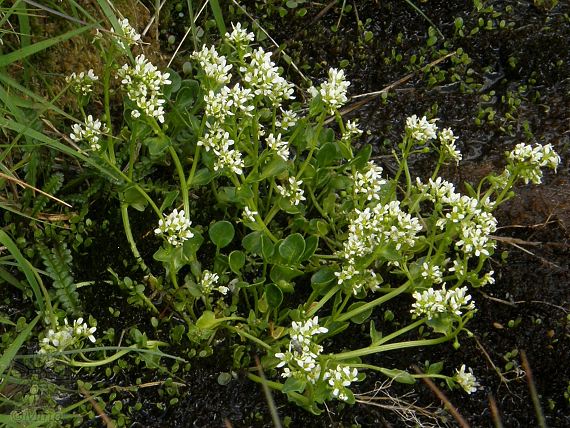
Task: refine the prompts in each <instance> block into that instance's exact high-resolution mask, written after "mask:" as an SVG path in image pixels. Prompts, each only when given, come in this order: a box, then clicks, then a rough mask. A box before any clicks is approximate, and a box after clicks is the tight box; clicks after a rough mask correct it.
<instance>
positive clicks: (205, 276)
mask: <svg viewBox="0 0 570 428" xmlns="http://www.w3.org/2000/svg"><path fill="white" fill-rule="evenodd" d="M219 280H220V276H219V275H218V274H217V273H212V272H210V271H209V270H205V271H204V272H202V281H200V286H201V287H202V292H203V293H204V294H206V295H208V294H210V293H211V292H212V290H213V289H214V286H215V285H217V284H218V281H219ZM224 294H225V293H224Z"/></svg>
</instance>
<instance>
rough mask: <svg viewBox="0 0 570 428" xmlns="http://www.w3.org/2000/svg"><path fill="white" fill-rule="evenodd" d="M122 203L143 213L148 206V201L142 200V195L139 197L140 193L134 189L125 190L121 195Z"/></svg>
mask: <svg viewBox="0 0 570 428" xmlns="http://www.w3.org/2000/svg"><path fill="white" fill-rule="evenodd" d="M123 201H124V202H125V203H127V204H129V206H131V207H133V208H134V209H135V210H137V211H141V212H142V211H144V210H145V208H146V207H147V205H148V201H147V200H146V199H145V198H144V196H143V195H141V192H139V191H138V190H137V189H136V188H134V187H129V188H128V189H127V190H125V192H124V193H123Z"/></svg>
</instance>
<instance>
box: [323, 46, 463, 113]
mask: <svg viewBox="0 0 570 428" xmlns="http://www.w3.org/2000/svg"><path fill="white" fill-rule="evenodd" d="M455 54H456V52H450V53H448V54H447V55H445V56H443V57H441V58H438V59H436V60H435V61H432V62H430V63H429V64H427V65H426V66H424V67H422V68H421V69H420V70H417V71H414V72H412V73H409V74H406V75H405V76H404V77H402V78H401V79H398V80H396V81H395V82H393V83H390V84H389V85H388V86H385V87H384V88H382V89H380V90H379V91H375V92H368V93H366V94H359V95H353V96H352V97H351V99H352V100H356V99H358V98H364V97H366V98H364V99H363V100H360V101H356V102H354V103H352V104H349V105H347V106H346V107H344V108H342V109H341V110H340V111H339V113H340V115H341V116H342V115H345V114H348V113H350V112H352V111H354V110H357V109H359V108H360V107H362V106H363V105H366V104H368V103H369V102H370V101H372V100H374V99H376V97H377V96H378V95H382V94H383V93H385V92H388V91H389V90H390V89H393V88H395V87H397V86H400V85H401V84H402V83H405V82H407V81H408V80H410V79H411V78H412V77H414V76H415V75H416V74H417V73H418V72H419V71H424V70H425V69H427V68H429V67H433V66H434V65H437V64H439V63H440V62H443V61H445V60H446V59H447V58H449V57H451V56H453V55H455ZM333 120H334V116H333V117H330V118H328V119H327V120H326V121H325V124H327V123H330V122H331V121H333Z"/></svg>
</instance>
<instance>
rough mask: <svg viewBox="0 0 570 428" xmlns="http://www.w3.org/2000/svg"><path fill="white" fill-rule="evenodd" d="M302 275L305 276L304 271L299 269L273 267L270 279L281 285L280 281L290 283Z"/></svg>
mask: <svg viewBox="0 0 570 428" xmlns="http://www.w3.org/2000/svg"><path fill="white" fill-rule="evenodd" d="M301 275H303V271H300V270H299V269H295V268H293V267H290V266H279V265H273V267H272V268H271V273H270V274H269V277H270V278H271V280H272V281H273V282H275V283H279V282H280V281H285V282H289V281H291V280H292V279H293V278H296V277H298V276H301Z"/></svg>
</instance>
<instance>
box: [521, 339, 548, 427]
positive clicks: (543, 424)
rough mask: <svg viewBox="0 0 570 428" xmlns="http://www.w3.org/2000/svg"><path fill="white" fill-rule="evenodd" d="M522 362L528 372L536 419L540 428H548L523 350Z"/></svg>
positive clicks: (527, 376)
mask: <svg viewBox="0 0 570 428" xmlns="http://www.w3.org/2000/svg"><path fill="white" fill-rule="evenodd" d="M521 362H522V366H523V369H524V371H525V372H526V378H527V380H528V390H529V392H530V396H531V398H532V404H533V406H534V411H535V412H536V419H537V422H538V426H539V427H540V428H546V420H545V419H544V413H543V412H542V407H541V406H540V400H539V399H538V394H537V392H536V386H535V384H534V380H533V377H532V370H531V369H530V365H529V364H528V359H527V358H526V352H525V351H523V350H521Z"/></svg>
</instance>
